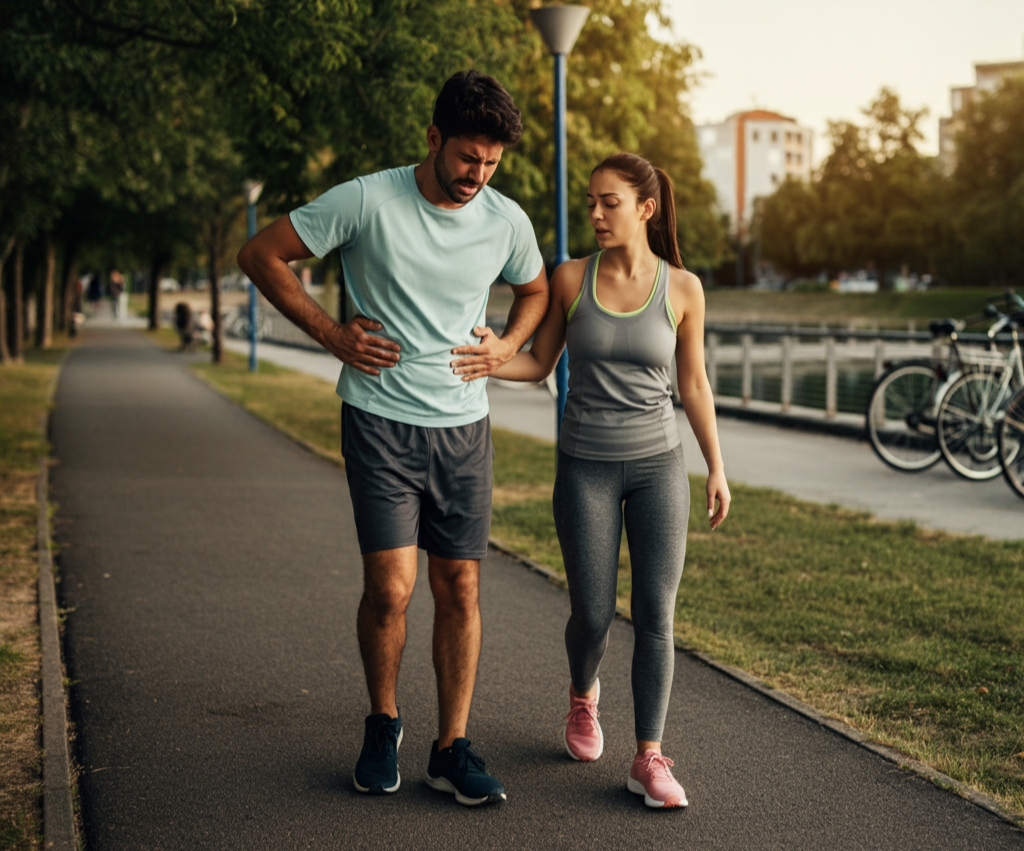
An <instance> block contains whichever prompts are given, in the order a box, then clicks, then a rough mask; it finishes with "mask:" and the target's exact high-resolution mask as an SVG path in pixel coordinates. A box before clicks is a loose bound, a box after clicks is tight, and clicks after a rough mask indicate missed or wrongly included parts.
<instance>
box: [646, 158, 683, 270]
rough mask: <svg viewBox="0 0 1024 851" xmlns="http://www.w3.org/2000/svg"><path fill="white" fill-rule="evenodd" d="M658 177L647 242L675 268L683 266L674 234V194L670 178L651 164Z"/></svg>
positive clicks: (677, 240)
mask: <svg viewBox="0 0 1024 851" xmlns="http://www.w3.org/2000/svg"><path fill="white" fill-rule="evenodd" d="M653 168H654V173H655V174H656V175H657V177H658V184H659V187H658V188H659V190H660V192H659V197H658V198H657V199H656V200H657V202H658V209H657V211H656V212H655V214H654V215H653V216H652V217H651V218H650V220H649V221H648V222H647V242H648V243H649V244H650V246H651V250H652V251H653V252H654V253H655V254H657V255H658V256H659V257H664V258H665V259H666V260H667V261H668V262H669V265H671V266H675V267H676V268H677V269H682V268H684V266H683V258H682V257H681V256H680V254H679V238H678V236H677V235H676V196H675V191H674V189H673V186H672V178H670V177H669V176H668V175H667V174H665V172H663V171H662V170H661V169H660V168H658V167H657V166H653Z"/></svg>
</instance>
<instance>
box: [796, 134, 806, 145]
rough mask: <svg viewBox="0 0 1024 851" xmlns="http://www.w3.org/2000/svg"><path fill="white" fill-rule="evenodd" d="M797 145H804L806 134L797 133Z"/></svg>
mask: <svg viewBox="0 0 1024 851" xmlns="http://www.w3.org/2000/svg"><path fill="white" fill-rule="evenodd" d="M796 143H797V144H798V145H802V144H803V143H804V134H803V133H797V134H796Z"/></svg>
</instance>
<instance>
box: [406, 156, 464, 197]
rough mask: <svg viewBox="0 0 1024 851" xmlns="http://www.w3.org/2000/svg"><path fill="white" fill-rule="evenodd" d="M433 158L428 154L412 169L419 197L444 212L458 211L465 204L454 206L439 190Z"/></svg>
mask: <svg viewBox="0 0 1024 851" xmlns="http://www.w3.org/2000/svg"><path fill="white" fill-rule="evenodd" d="M434 156H435V155H434V154H428V155H427V158H426V159H425V160H424V161H423V162H421V163H420V164H419V165H418V166H416V168H415V169H413V175H414V176H415V177H416V187H417V188H418V189H419V190H420V195H422V196H423V197H424V198H425V199H426V200H427V201H428V202H430V203H431V204H433V205H434V206H435V207H441V208H442V209H444V210H458V209H460V208H461V207H465V206H466V205H465V204H456V203H455V202H454V201H453V200H452V199H451V198H449V197H448V196H447V195H446V194H445V193H444V190H443V189H441V184H439V183H438V182H437V173H436V172H435V171H434Z"/></svg>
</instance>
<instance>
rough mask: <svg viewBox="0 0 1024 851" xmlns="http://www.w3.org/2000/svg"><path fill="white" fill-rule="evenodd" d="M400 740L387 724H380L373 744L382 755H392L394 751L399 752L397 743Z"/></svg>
mask: <svg viewBox="0 0 1024 851" xmlns="http://www.w3.org/2000/svg"><path fill="white" fill-rule="evenodd" d="M397 741H398V736H396V735H394V733H393V731H392V730H391V728H390V727H388V725H387V724H380V725H378V727H377V732H376V733H375V734H374V737H373V746H374V748H375V749H376V751H377V753H378V754H380V755H381V756H390V755H391V754H392V753H395V752H397V750H398V748H397V747H396V746H395V743H396V742H397Z"/></svg>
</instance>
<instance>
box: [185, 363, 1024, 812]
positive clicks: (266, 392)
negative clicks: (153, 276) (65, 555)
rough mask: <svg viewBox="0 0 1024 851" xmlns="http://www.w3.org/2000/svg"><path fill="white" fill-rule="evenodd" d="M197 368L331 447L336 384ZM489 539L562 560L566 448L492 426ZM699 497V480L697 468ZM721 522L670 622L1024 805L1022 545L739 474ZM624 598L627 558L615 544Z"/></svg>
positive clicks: (271, 417)
mask: <svg viewBox="0 0 1024 851" xmlns="http://www.w3.org/2000/svg"><path fill="white" fill-rule="evenodd" d="M195 369H196V370H197V371H198V372H200V373H201V374H202V375H203V376H204V377H205V378H206V380H208V381H210V382H211V383H212V384H214V385H215V386H218V387H220V388H221V389H222V390H223V392H225V393H226V394H228V395H229V396H231V397H232V398H235V399H237V400H239V402H240V403H241V404H243V405H245V406H246V407H247V408H249V409H250V410H252V411H253V412H254V413H257V414H258V415H259V416H261V417H263V418H264V419H267V420H268V421H269V422H275V421H276V420H277V418H278V417H280V418H281V419H280V422H281V423H282V424H283V427H284V429H285V430H287V431H288V432H289V433H291V434H292V435H294V436H297V437H299V438H300V439H302V440H304V441H307V442H309V443H310V444H312V445H313V446H315V447H318V449H319V450H320V451H321V452H322V453H323V454H325V455H328V456H331V457H335V458H336V457H337V442H338V438H337V425H336V424H337V417H336V411H337V405H338V402H337V400H336V398H335V397H334V391H333V387H332V386H331V385H329V384H327V383H326V382H323V381H319V380H317V379H309V378H307V377H305V376H299V375H296V374H295V373H290V372H288V371H285V370H280V369H276V368H272V367H270V366H269V365H265V364H262V363H261V365H260V371H259V372H258V373H256V374H255V375H253V374H250V373H249V372H248V371H247V368H246V362H245V359H244V358H242V357H240V356H234V355H231V354H230V353H228V356H227V357H226V362H225V363H224V364H223V365H221V366H219V367H213V366H211V365H208V364H199V365H197V366H196V367H195ZM494 444H495V449H496V456H495V468H494V469H495V500H494V510H493V520H492V534H493V535H494V536H495V538H497V539H498V540H500V541H501V542H502V543H503V544H505V545H506V546H509V547H510V548H511V549H513V550H514V551H517V552H519V553H522V554H523V555H525V556H528V557H530V558H532V559H534V560H536V561H538V562H541V563H543V564H546V565H548V566H550V567H552V568H553V569H555V570H556V571H558V572H562V570H563V568H562V561H561V554H560V552H559V549H558V542H557V540H556V537H555V531H554V522H553V520H552V517H551V489H552V485H553V478H554V447H553V445H552V444H550V443H546V442H543V441H538V440H534V439H532V438H530V437H526V436H524V435H520V434H515V433H512V432H508V431H504V430H502V429H494ZM691 488H692V490H693V492H695V493H701V492H702V491H703V482H702V481H700V480H699V479H697V478H692V479H691ZM732 490H733V498H734V502H733V508H732V512H731V513H730V516H729V520H728V521H727V522H726V523H725V525H724V526H723V527H722V528H721V529H719V530H718V531H716V532H714V533H709V532H706V531H704V530H705V529H706V518H702V517H701V516H700V513H701V512H700V506H699V505H698V504H697V503H699V502H700V501H699V500H698V501H696V502H695V503H694V510H693V514H692V516H691V518H690V529H691V532H690V535H689V539H688V544H687V567H686V571H685V572H684V576H683V582H682V585H681V587H680V593H679V597H678V600H677V605H676V634H677V636H678V638H679V639H680V641H681V642H682V643H683V644H684V645H686V646H689V647H692V648H694V649H698V650H701V651H703V652H705V653H708V654H710V655H711V656H713V657H714V658H716V659H717V660H719V661H720V662H723V663H726V664H729V665H734V666H736V667H739V668H741V669H743V670H746V671H748V672H750V673H752V674H754V675H755V676H757V677H759V678H761V679H762V680H764V681H765V682H766V683H767V684H769V685H770V686H773V687H776V688H779V689H782V690H784V691H786V692H787V693H789V694H792V695H793V696H795V697H797V698H799V699H801V700H803V701H804V702H806V703H808V704H809V705H811V706H813V707H815V708H816V709H818V710H819V711H821V712H824V713H825V714H827V715H829V716H832V717H835V718H840V719H842V720H844V721H846V722H847V723H849V724H851V725H852V726H854V727H856V728H857V729H859V730H861V731H863V732H864V733H866V734H867V735H868V736H870V737H871V738H872V739H874V740H875V741H878V742H880V743H883V744H886V745H889V746H890V747H893V748H895V749H897V750H899V751H901V752H903V753H905V754H907V755H909V756H912V757H914V758H916V759H919V760H921V761H922V762H925V763H927V764H929V765H931V766H933V767H934V768H936V769H938V770H939V771H941V772H943V773H945V774H948V775H949V776H951V777H953V778H955V779H956V780H959V781H961V782H963V783H965V784H967V785H969V786H972V787H974V788H976V789H979V790H981V791H983V792H985V793H987V794H989V795H991V796H992V797H994V798H996V799H997V800H999V801H1000V802H1001V803H1002V804H1003V805H1004V806H1005V807H1006V808H1007V809H1008V810H1009V811H1011V812H1013V813H1015V814H1016V815H1017V816H1024V619H1022V618H1021V616H1020V589H1021V588H1022V587H1024V547H1022V546H1021V542H1019V541H1016V542H995V541H989V540H986V539H984V538H980V537H963V536H955V535H947V534H942V533H935V532H926V531H923V530H921V529H918V528H917V527H916V526H915V525H914V524H912V523H906V522H902V523H889V522H880V521H877V520H875V519H874V518H872V517H871V516H869V515H867V514H863V513H858V512H852V511H849V510H846V509H843V508H840V507H838V506H822V505H817V504H813V503H807V502H802V501H800V500H797V499H793V498H790V497H788V496H785V495H783V494H780V493H778V492H775V491H771V490H765V489H757V488H749V487H744V486H742V485H739V484H733V485H732ZM620 566H621V570H620V582H619V594H620V601H619V602H620V605H621V606H622V607H623V609H624V610H625V611H628V607H629V589H630V565H629V556H628V552H627V551H626V549H625V547H624V548H623V551H622V553H621V557H620Z"/></svg>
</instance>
